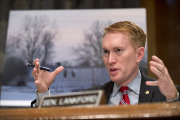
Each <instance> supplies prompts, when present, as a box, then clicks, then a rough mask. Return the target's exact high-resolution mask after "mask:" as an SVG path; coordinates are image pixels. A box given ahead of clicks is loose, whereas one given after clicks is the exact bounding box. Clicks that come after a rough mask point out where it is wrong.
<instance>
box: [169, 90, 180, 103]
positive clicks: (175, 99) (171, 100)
mask: <svg viewBox="0 0 180 120" xmlns="http://www.w3.org/2000/svg"><path fill="white" fill-rule="evenodd" d="M179 99H180V98H179V92H178V91H177V95H176V98H173V99H169V100H167V102H175V101H178V100H179Z"/></svg>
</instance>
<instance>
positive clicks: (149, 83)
mask: <svg viewBox="0 0 180 120" xmlns="http://www.w3.org/2000/svg"><path fill="white" fill-rule="evenodd" d="M146 85H148V86H158V81H146Z"/></svg>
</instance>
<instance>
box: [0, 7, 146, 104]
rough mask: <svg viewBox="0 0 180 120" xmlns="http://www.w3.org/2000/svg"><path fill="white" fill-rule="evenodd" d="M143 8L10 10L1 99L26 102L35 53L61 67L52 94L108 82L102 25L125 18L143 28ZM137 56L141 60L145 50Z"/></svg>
mask: <svg viewBox="0 0 180 120" xmlns="http://www.w3.org/2000/svg"><path fill="white" fill-rule="evenodd" d="M145 13H146V11H145V9H111V10H108V9H104V10H24V11H22V10H16V11H10V14H9V24H8V35H7V41H6V56H5V58H4V61H5V63H4V69H3V80H1V81H2V88H1V98H0V100H1V104H7V103H8V102H7V101H10V102H9V103H8V104H10V103H11V101H21V102H20V103H21V104H22V101H24V104H22V105H23V106H30V102H31V101H32V100H33V99H35V97H36V94H35V92H36V87H35V85H34V80H33V77H32V74H31V73H32V68H28V67H27V64H28V63H30V64H32V63H33V60H34V59H35V58H39V59H40V63H41V65H42V66H47V67H49V68H50V69H51V70H54V69H55V68H56V67H58V66H60V65H62V66H64V68H65V69H64V70H63V72H61V73H60V74H59V75H57V77H56V79H55V81H54V83H53V84H52V85H51V88H50V91H51V93H52V94H61V93H68V92H75V91H82V90H86V89H91V88H97V87H98V86H101V85H103V84H104V83H106V82H108V81H109V76H108V73H107V71H106V69H105V68H104V64H103V61H102V49H101V40H102V36H103V33H104V28H105V27H107V26H108V25H110V24H112V23H115V22H118V21H124V20H129V21H132V22H134V23H136V24H137V25H139V26H140V27H141V28H142V29H143V30H144V31H145V33H146V14H145ZM146 53H147V49H146ZM143 61H144V63H146V62H147V54H146V55H145V58H144V59H143ZM17 106H18V105H17Z"/></svg>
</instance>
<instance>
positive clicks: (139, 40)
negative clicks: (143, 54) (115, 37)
mask: <svg viewBox="0 0 180 120" xmlns="http://www.w3.org/2000/svg"><path fill="white" fill-rule="evenodd" d="M113 32H124V33H127V34H128V35H129V38H130V40H132V42H133V43H134V44H135V46H136V47H144V46H145V42H146V34H145V33H144V31H143V30H142V29H141V28H140V27H139V26H138V25H136V24H135V23H132V22H129V21H121V22H117V23H114V24H112V25H110V26H108V27H106V28H105V32H104V36H105V35H106V34H107V33H113Z"/></svg>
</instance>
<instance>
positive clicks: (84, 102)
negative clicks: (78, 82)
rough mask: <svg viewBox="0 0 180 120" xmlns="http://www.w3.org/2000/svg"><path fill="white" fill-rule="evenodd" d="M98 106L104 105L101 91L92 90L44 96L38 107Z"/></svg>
mask: <svg viewBox="0 0 180 120" xmlns="http://www.w3.org/2000/svg"><path fill="white" fill-rule="evenodd" d="M100 104H105V98H104V95H103V91H102V90H94V91H84V92H72V93H66V94H61V95H53V96H44V97H43V98H42V99H41V101H40V104H39V107H55V106H98V105H100Z"/></svg>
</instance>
